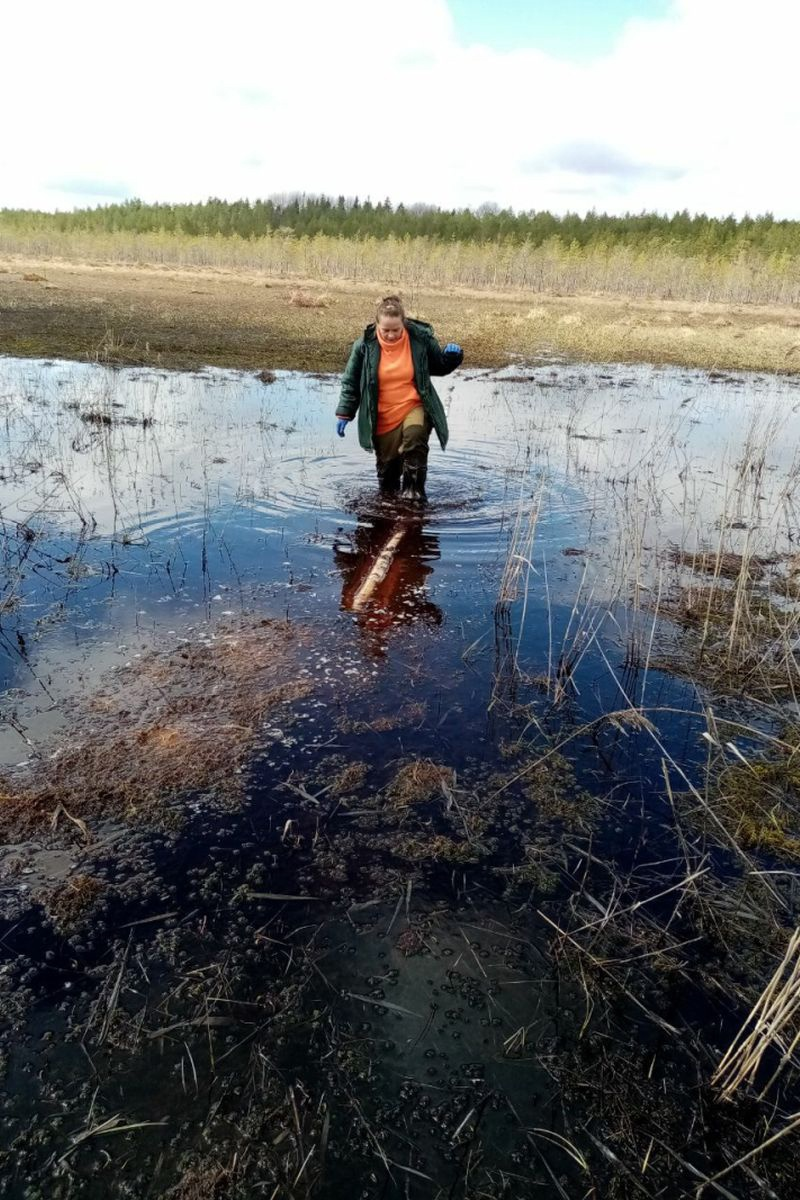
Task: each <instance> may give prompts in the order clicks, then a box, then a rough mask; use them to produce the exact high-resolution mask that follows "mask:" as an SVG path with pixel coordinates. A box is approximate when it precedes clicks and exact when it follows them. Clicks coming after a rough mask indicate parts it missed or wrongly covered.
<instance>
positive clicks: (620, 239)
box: [0, 194, 800, 258]
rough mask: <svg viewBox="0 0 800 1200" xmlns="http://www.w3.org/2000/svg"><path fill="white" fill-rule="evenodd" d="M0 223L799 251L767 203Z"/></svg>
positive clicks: (251, 210)
mask: <svg viewBox="0 0 800 1200" xmlns="http://www.w3.org/2000/svg"><path fill="white" fill-rule="evenodd" d="M0 226H4V227H5V228H6V229H15V230H17V231H19V232H23V231H33V230H59V231H63V232H86V233H114V232H117V231H119V232H125V233H154V232H163V233H174V234H182V235H186V236H190V237H192V236H194V237H197V236H215V235H221V236H223V237H230V236H237V235H238V236H239V237H242V238H258V237H259V236H263V235H264V234H268V233H275V232H279V233H280V232H283V233H285V235H286V236H291V235H296V236H298V237H303V236H304V237H309V236H310V237H313V236H314V235H316V234H323V235H327V236H332V237H343V238H362V237H364V238H365V237H376V238H382V237H389V236H394V237H399V238H406V237H409V238H411V237H427V238H431V239H433V240H435V241H457V242H474V243H491V242H503V243H506V244H528V245H531V246H540V245H542V244H543V243H545V242H547V241H549V240H550V239H557V240H558V241H560V242H561V243H562V244H564V245H567V246H573V245H574V246H580V247H582V248H586V249H589V248H596V247H603V246H605V247H608V248H609V249H611V248H613V247H616V246H628V247H631V248H634V249H635V248H642V249H644V248H645V247H651V248H652V247H654V246H660V247H661V248H664V249H666V248H669V249H671V250H673V251H674V252H677V253H679V254H687V255H706V254H707V255H713V256H715V257H720V256H721V257H731V258H734V257H736V256H737V255H738V254H739V253H740V252H742V251H748V252H754V251H755V252H756V253H760V254H763V255H764V256H765V257H768V256H771V255H787V254H788V255H794V254H798V253H800V221H789V220H776V219H775V218H774V217H773V216H772V214H770V213H766V214H764V215H762V216H757V217H748V216H746V217H743V218H741V219H738V220H737V219H736V218H734V217H732V216H729V217H708V216H705V215H704V214H690V213H689V212H687V211H684V212H679V213H675V214H673V215H672V216H666V215H660V214H658V213H638V214H633V213H629V214H626V215H625V216H619V217H615V216H608V215H607V214H605V213H595V212H589V213H586V214H585V215H584V216H580V215H579V214H577V213H566V214H565V215H563V216H557V215H554V214H553V213H550V212H538V211H530V212H514V211H513V210H512V209H510V208H508V209H500V208H498V207H497V206H495V205H483V206H482V207H481V208H479V209H477V210H471V209H442V208H437V207H434V206H432V205H425V204H415V205H404V204H398V205H393V204H392V203H391V201H389V200H384V201H382V202H380V203H373V202H372V201H370V200H359V199H358V198H357V197H356V198H348V197H345V196H339V197H338V198H337V199H334V198H332V197H329V196H314V195H305V194H295V195H282V196H272V197H270V198H269V199H267V200H254V201H250V200H235V201H227V200H219V199H215V198H212V199H209V200H207V201H205V202H204V203H201V204H145V203H144V202H143V201H141V200H126V201H125V202H124V203H121V204H106V205H101V206H98V207H96V208H85V209H76V210H74V211H73V212H56V213H45V212H36V211H30V210H23V209H2V210H1V211H0Z"/></svg>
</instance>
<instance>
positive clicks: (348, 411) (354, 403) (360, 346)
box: [336, 338, 364, 421]
mask: <svg viewBox="0 0 800 1200" xmlns="http://www.w3.org/2000/svg"><path fill="white" fill-rule="evenodd" d="M363 361H364V339H363V338H359V339H358V340H357V341H355V342H353V349H352V350H351V351H350V357H349V358H348V360H347V366H346V367H345V369H344V374H343V375H342V387H341V391H340V392H339V403H338V404H337V405H336V416H337V418H338V419H339V420H340V421H352V419H353V417H354V416H355V415H356V413H357V412H358V406H359V404H360V403H361V368H362V364H363Z"/></svg>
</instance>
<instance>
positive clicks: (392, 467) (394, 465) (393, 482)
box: [375, 456, 403, 493]
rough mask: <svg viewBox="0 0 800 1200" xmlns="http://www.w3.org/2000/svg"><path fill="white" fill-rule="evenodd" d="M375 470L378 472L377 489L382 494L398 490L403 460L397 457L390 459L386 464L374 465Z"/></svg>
mask: <svg viewBox="0 0 800 1200" xmlns="http://www.w3.org/2000/svg"><path fill="white" fill-rule="evenodd" d="M375 469H376V471H377V472H378V487H379V488H380V490H381V491H382V492H388V493H391V492H396V491H398V490H399V488H400V474H401V471H402V469H403V460H402V458H400V457H399V456H398V457H397V458H390V459H389V461H388V462H379V463H376V464H375Z"/></svg>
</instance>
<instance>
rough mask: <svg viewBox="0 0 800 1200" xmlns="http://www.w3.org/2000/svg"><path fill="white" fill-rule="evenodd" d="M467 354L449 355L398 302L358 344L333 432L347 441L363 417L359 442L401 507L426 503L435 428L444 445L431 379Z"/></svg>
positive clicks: (392, 301) (388, 301) (388, 300)
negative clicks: (400, 499) (351, 428)
mask: <svg viewBox="0 0 800 1200" xmlns="http://www.w3.org/2000/svg"><path fill="white" fill-rule="evenodd" d="M463 358H464V354H463V352H462V350H461V347H460V346H457V345H456V343H455V342H448V344H447V345H446V346H445V348H444V350H442V348H441V347H440V345H439V343H438V342H437V340H436V338H435V337H434V336H433V329H432V328H431V326H430V325H427V324H426V323H425V322H424V321H413V320H411V318H410V317H406V314H405V309H404V308H403V303H402V301H401V300H400V298H399V297H398V296H386V297H385V299H383V300H381V302H380V304H379V305H378V308H377V311H376V313H375V322H374V324H372V325H368V326H367V327H366V329H365V330H364V332H363V334H362V335H361V337H360V338H358V339H357V340H356V341H355V342H354V343H353V349H352V350H351V352H350V358H349V359H348V362H347V366H346V367H345V371H344V375H343V376H342V390H341V395H340V397H339V403H338V404H337V406H336V418H337V420H336V432H337V433H338V434H339V437H344V435H345V430H346V429H347V423H348V421H352V419H353V417H354V416H355V415H356V411H358V440H359V442H360V443H361V445H362V446H363V448H364V449H365V450H370V451H373V450H374V452H375V457H376V466H377V470H378V483H379V485H380V488H381V491H384V492H396V491H397V490H398V488H400V487H401V476H402V496H403V499H404V500H424V499H425V478H426V476H427V473H428V439H429V438H430V434H431V430H432V429H435V430H436V434H437V436H438V438H439V442H440V444H441V447H442V449H443V450H444V448H445V446H446V445H447V418H446V416H445V412H444V408H443V407H442V402H441V400H440V399H439V397H438V396H437V394H436V389H435V388H434V386H433V384H432V383H431V375H449V374H450V372H451V371H454V370H455V369H456V367H460V366H461V362H462V360H463Z"/></svg>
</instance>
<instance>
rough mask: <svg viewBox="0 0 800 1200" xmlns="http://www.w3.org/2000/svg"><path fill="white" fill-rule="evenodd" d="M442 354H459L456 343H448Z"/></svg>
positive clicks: (459, 348) (458, 347) (459, 350)
mask: <svg viewBox="0 0 800 1200" xmlns="http://www.w3.org/2000/svg"><path fill="white" fill-rule="evenodd" d="M443 353H444V354H460V353H461V347H460V346H459V344H458V343H457V342H448V343H447V345H446V346H445V348H444V351H443Z"/></svg>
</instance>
